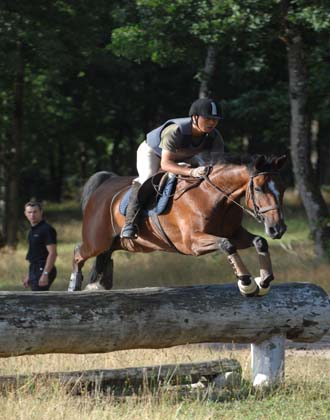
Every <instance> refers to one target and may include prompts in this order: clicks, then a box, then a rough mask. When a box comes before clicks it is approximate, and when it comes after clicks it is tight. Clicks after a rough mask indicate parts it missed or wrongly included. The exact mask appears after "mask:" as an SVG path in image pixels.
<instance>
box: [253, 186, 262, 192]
mask: <svg viewBox="0 0 330 420" xmlns="http://www.w3.org/2000/svg"><path fill="white" fill-rule="evenodd" d="M254 190H255V191H256V192H258V193H262V187H255V188H254Z"/></svg>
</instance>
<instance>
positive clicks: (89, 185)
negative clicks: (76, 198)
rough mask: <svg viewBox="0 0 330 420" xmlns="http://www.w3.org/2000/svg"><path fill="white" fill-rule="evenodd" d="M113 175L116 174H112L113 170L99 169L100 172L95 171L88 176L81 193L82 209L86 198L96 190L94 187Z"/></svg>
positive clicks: (86, 201)
mask: <svg viewBox="0 0 330 420" xmlns="http://www.w3.org/2000/svg"><path fill="white" fill-rule="evenodd" d="M115 176H117V175H116V174H114V173H113V172H107V171H101V172H96V173H95V174H94V175H92V176H91V177H90V178H89V180H88V181H87V182H86V184H85V185H84V187H83V190H82V194H81V208H82V211H84V210H85V208H86V205H87V203H88V200H89V198H90V196H91V195H92V194H93V192H94V191H95V190H96V188H98V187H99V186H100V185H101V184H103V182H105V181H107V180H108V179H110V178H112V177H115Z"/></svg>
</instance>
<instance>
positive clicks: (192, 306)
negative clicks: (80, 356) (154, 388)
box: [0, 283, 330, 357]
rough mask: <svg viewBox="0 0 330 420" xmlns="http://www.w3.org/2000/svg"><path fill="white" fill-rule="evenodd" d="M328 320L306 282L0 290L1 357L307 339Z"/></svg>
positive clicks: (324, 299)
mask: <svg viewBox="0 0 330 420" xmlns="http://www.w3.org/2000/svg"><path fill="white" fill-rule="evenodd" d="M329 327H330V303H329V298H328V296H327V295H326V293H325V291H324V290H323V289H321V288H320V287H318V286H316V285H312V284H304V283H291V284H286V285H276V286H274V287H273V288H272V290H271V291H270V293H269V294H268V295H267V296H265V297H262V298H258V297H256V298H248V299H247V298H244V297H242V296H241V295H240V294H239V292H238V290H237V287H236V286H235V285H210V286H192V287H175V288H144V289H131V290H114V291H105V292H77V293H68V292H64V293H59V292H34V293H31V292H27V293H25V292H21V293H16V292H1V293H0V357H7V356H13V355H23V354H42V353H102V352H110V351H116V350H125V349H126V350H127V349H137V348H164V347H171V346H176V345H182V344H187V343H202V342H223V343H226V342H227V343H228V342H230V343H231V342H234V343H258V342H262V341H263V340H266V339H267V338H270V337H272V336H274V335H279V334H280V335H283V336H285V337H286V338H288V339H290V340H293V341H302V342H313V341H317V340H319V339H320V338H321V337H322V336H323V335H324V334H325V333H326V331H327V330H328V329H329Z"/></svg>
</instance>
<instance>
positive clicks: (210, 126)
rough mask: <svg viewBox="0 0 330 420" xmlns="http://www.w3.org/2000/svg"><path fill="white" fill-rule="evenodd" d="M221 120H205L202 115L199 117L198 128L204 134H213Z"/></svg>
mask: <svg viewBox="0 0 330 420" xmlns="http://www.w3.org/2000/svg"><path fill="white" fill-rule="evenodd" d="M218 122H219V120H218V119H215V118H205V117H202V116H201V115H200V116H199V117H198V128H199V129H200V130H201V131H202V132H203V133H211V132H212V131H213V130H214V129H215V127H216V126H217V125H218Z"/></svg>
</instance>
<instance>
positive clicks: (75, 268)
mask: <svg viewBox="0 0 330 420" xmlns="http://www.w3.org/2000/svg"><path fill="white" fill-rule="evenodd" d="M85 261H86V260H85V259H84V258H82V256H81V255H80V245H76V246H75V248H74V251H73V260H72V273H71V276H70V283H69V287H68V292H78V291H80V290H81V286H82V282H83V274H82V271H81V270H82V268H83V266H84V264H85Z"/></svg>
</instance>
